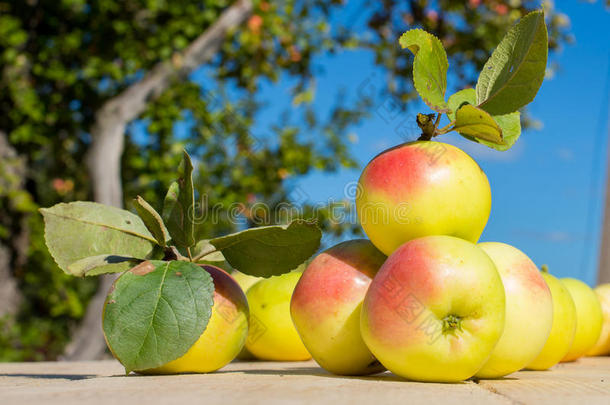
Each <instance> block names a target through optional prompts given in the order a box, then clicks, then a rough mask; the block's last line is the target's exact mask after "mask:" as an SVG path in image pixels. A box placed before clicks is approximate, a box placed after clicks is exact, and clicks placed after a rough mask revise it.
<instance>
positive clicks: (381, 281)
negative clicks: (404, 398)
mask: <svg viewBox="0 0 610 405" xmlns="http://www.w3.org/2000/svg"><path fill="white" fill-rule="evenodd" d="M505 312H506V310H505V303H504V287H503V286H502V280H501V278H500V275H499V274H498V271H497V270H496V267H495V265H494V263H493V261H492V260H491V259H490V258H489V256H487V254H485V252H484V251H483V250H482V249H481V248H479V247H477V246H476V245H474V244H473V243H471V242H468V241H465V240H463V239H459V238H455V237H452V236H427V237H423V238H418V239H414V240H412V241H410V242H407V243H405V244H404V245H402V246H401V247H399V248H398V249H397V250H396V251H395V252H394V253H393V254H392V255H391V256H390V257H388V259H387V260H386V261H385V263H384V264H383V266H381V268H380V269H379V272H378V273H377V275H376V276H375V278H374V279H373V282H372V283H371V285H370V287H369V290H368V292H367V294H366V296H365V298H364V302H363V304H362V313H361V323H360V325H361V330H362V337H363V339H364V342H365V343H366V345H367V346H368V347H369V349H370V350H371V352H372V353H373V355H374V356H375V357H376V358H377V359H378V360H379V361H380V362H381V364H383V365H384V366H385V367H386V368H387V369H388V370H390V371H392V372H393V373H394V374H397V375H399V376H402V377H405V378H408V379H411V380H418V381H438V382H453V381H461V380H465V379H467V378H470V377H472V376H473V375H474V374H475V373H476V372H477V371H478V370H479V369H480V368H481V367H482V366H483V364H484V363H485V362H486V361H487V359H488V358H489V355H490V354H491V352H492V350H493V348H494V347H495V346H496V343H497V342H498V339H500V336H501V335H502V331H503V329H504V315H505Z"/></svg>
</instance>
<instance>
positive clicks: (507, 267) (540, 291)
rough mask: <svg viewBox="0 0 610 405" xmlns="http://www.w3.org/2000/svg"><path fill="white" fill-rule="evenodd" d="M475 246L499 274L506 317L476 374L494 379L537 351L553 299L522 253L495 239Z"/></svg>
mask: <svg viewBox="0 0 610 405" xmlns="http://www.w3.org/2000/svg"><path fill="white" fill-rule="evenodd" d="M478 246H479V247H480V248H481V249H483V250H484V251H485V253H487V255H488V256H489V257H490V258H491V260H493V262H494V263H495V265H496V268H497V269H498V273H500V277H502V284H503V285H504V295H505V297H506V318H505V319H506V320H505V324H504V332H503V333H502V336H501V337H500V340H499V341H498V344H497V345H496V347H495V348H494V350H493V351H492V353H491V356H490V357H489V359H488V360H487V362H486V363H485V365H484V366H483V367H482V368H481V369H480V370H479V371H478V372H477V373H476V377H478V378H498V377H502V376H505V375H507V374H510V373H513V372H515V371H518V370H521V369H522V368H524V367H525V366H527V365H528V364H530V363H531V362H532V361H533V360H534V359H535V358H536V357H537V356H538V354H540V352H541V351H542V348H543V347H544V345H545V344H546V341H547V339H548V337H549V334H550V333H551V328H552V326H553V298H552V296H551V290H550V289H549V287H548V286H547V284H546V282H545V281H544V278H543V277H542V275H541V274H540V272H539V271H538V267H536V265H535V264H534V263H533V262H532V261H531V260H530V258H529V257H527V255H526V254H525V253H523V252H522V251H520V250H519V249H517V248H515V247H513V246H510V245H507V244H505V243H499V242H485V243H479V245H478Z"/></svg>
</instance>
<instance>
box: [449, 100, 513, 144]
mask: <svg viewBox="0 0 610 405" xmlns="http://www.w3.org/2000/svg"><path fill="white" fill-rule="evenodd" d="M453 128H454V129H455V130H456V131H458V132H459V133H460V134H462V135H465V136H471V137H476V138H478V139H481V140H484V141H488V142H492V143H496V144H500V143H502V129H500V127H499V126H498V124H496V122H495V121H494V119H493V117H492V116H491V115H489V114H488V113H487V112H485V111H484V110H481V109H480V108H477V107H475V106H473V105H470V104H466V105H463V106H462V107H460V108H459V109H458V110H457V111H456V113H455V124H454V127H453Z"/></svg>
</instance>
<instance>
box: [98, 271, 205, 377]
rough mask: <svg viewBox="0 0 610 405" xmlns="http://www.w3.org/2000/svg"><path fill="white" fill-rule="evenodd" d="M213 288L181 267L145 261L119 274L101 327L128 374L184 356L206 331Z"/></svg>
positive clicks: (201, 275)
mask: <svg viewBox="0 0 610 405" xmlns="http://www.w3.org/2000/svg"><path fill="white" fill-rule="evenodd" d="M213 294H214V284H213V282H212V277H211V276H210V275H209V274H208V273H207V272H206V271H205V270H204V269H202V268H201V267H199V266H197V265H195V264H193V263H189V262H184V261H172V262H163V261H146V262H143V263H142V264H140V265H138V266H136V267H134V268H133V269H131V270H130V271H128V272H127V273H125V274H123V275H122V276H121V277H119V279H118V280H117V281H116V282H115V283H114V286H113V288H112V290H111V292H110V293H109V294H108V297H107V298H106V303H105V305H104V313H103V319H102V327H103V330H104V335H105V336H106V341H107V342H108V346H109V348H110V350H112V353H113V354H114V355H115V356H116V357H117V359H118V360H119V361H120V362H121V364H123V366H125V370H126V371H127V372H128V373H129V372H130V371H133V370H136V371H138V370H146V369H150V368H155V367H159V366H162V365H164V364H166V363H168V362H170V361H172V360H175V359H177V358H179V357H181V356H182V355H184V354H185V353H186V352H187V351H188V350H189V349H190V348H191V346H193V344H194V343H195V342H196V341H197V339H199V337H200V336H201V334H202V333H203V332H204V330H205V328H206V327H207V324H208V321H209V319H210V316H211V313H212V304H213Z"/></svg>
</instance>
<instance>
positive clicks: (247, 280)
mask: <svg viewBox="0 0 610 405" xmlns="http://www.w3.org/2000/svg"><path fill="white" fill-rule="evenodd" d="M231 276H233V278H234V279H235V281H237V284H239V286H240V287H241V289H242V291H243V292H244V293H246V292H248V289H249V288H250V287H252V286H253V285H254V284H256V283H257V282H258V281H260V280H261V279H262V277H256V276H251V275H249V274H245V273H242V272H240V271H237V270H235V271H233V273H231ZM254 358H255V357H254V356H253V355H252V353H250V352H249V351H248V349H246V346H244V347H243V349H241V352H239V354H238V355H237V359H238V360H253V359H254Z"/></svg>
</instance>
